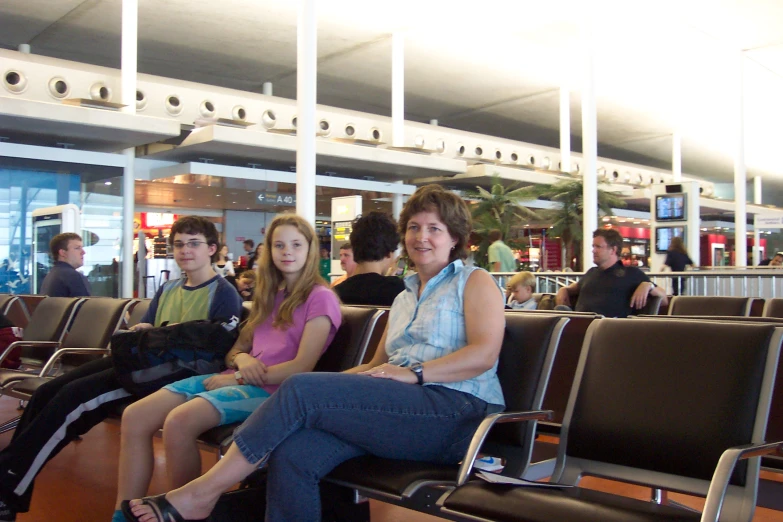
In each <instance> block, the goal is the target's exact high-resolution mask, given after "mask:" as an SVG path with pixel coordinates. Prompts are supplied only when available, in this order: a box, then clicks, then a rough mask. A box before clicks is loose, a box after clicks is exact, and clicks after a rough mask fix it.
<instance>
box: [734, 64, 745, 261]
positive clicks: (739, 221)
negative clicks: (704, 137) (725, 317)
mask: <svg viewBox="0 0 783 522" xmlns="http://www.w3.org/2000/svg"><path fill="white" fill-rule="evenodd" d="M744 60H745V57H744V55H743V54H742V51H740V52H739V53H738V54H737V94H736V96H737V99H736V101H735V104H736V105H735V107H736V115H735V118H736V120H735V121H736V124H735V125H736V128H737V143H736V153H735V156H734V208H735V210H734V266H737V267H740V266H747V265H748V225H747V203H746V200H747V194H746V192H747V189H746V186H745V184H746V183H747V173H746V170H745V107H744V97H745V86H744V83H745V78H744V75H745V71H744V69H745V68H744V67H743V62H744Z"/></svg>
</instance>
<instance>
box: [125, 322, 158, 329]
mask: <svg viewBox="0 0 783 522" xmlns="http://www.w3.org/2000/svg"><path fill="white" fill-rule="evenodd" d="M150 328H155V326H154V325H152V324H150V323H138V324H134V325H133V326H131V327H130V328H129V329H130V330H149V329H150Z"/></svg>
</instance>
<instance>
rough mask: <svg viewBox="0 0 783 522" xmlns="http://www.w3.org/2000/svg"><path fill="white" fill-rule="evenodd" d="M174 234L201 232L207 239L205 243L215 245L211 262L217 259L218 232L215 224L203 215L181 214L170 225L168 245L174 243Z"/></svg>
mask: <svg viewBox="0 0 783 522" xmlns="http://www.w3.org/2000/svg"><path fill="white" fill-rule="evenodd" d="M176 234H191V235H194V236H195V235H197V234H201V235H202V236H204V239H205V240H206V241H207V245H215V247H216V248H215V253H214V254H212V262H213V263H214V262H215V261H217V260H218V253H219V252H220V248H217V247H218V246H219V245H218V232H217V228H216V227H215V224H214V223H213V222H211V221H210V220H208V219H207V218H205V217H201V216H183V217H181V218H179V219H178V220H176V221H175V222H174V224H173V225H171V234H169V245H172V246H173V245H174V236H175V235H176Z"/></svg>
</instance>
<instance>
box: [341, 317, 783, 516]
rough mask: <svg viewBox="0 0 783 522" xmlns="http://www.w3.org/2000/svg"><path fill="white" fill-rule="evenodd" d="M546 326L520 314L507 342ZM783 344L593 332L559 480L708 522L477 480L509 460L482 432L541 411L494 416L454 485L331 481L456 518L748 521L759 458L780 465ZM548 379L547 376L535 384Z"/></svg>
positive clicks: (754, 337) (735, 327) (671, 325)
mask: <svg viewBox="0 0 783 522" xmlns="http://www.w3.org/2000/svg"><path fill="white" fill-rule="evenodd" d="M545 317H555V318H558V317H559V316H558V315H556V314H524V313H509V314H508V315H507V332H506V333H507V336H509V337H511V334H509V330H510V329H514V328H520V327H522V325H524V324H525V323H526V322H527V321H528V320H532V319H543V318H545ZM569 320H571V319H570V318H569ZM526 337H527V336H526V335H522V336H518V337H516V338H515V341H516V342H515V344H516V345H517V347H516V348H517V350H520V348H519V345H520V344H521V345H523V346H524V348H522V349H521V350H523V351H524V350H536V349H539V350H540V349H541V347H540V346H536V345H535V343H528V342H526ZM630 337H633V338H637V339H638V341H637V342H636V343H635V344H634V346H632V347H629V346H627V345H626V344H625V343H624V342H622V339H626V338H630ZM782 339H783V328H780V327H779V326H778V325H776V324H770V323H769V322H760V323H753V322H747V323H745V322H731V323H729V322H717V321H712V320H708V321H699V320H693V319H687V320H685V319H680V318H673V317H661V318H656V319H650V318H639V319H634V320H626V319H600V320H594V321H593V322H592V323H591V324H590V326H589V328H588V331H587V333H586V335H585V340H584V344H583V349H582V350H581V353H580V355H579V363H578V366H577V370H576V373H575V377H574V381H573V385H572V386H571V393H570V396H569V399H568V406H567V408H566V413H565V417H564V419H563V424H562V430H561V433H560V442H559V445H558V447H557V458H556V463H555V466H554V471H553V473H552V479H551V480H552V482H554V483H558V484H561V485H565V486H573V485H576V484H578V482H579V480H580V479H581V478H582V477H583V476H587V475H595V476H600V477H604V478H610V479H616V480H620V481H624V482H631V483H634V484H639V485H644V486H647V487H650V488H659V489H663V490H667V491H677V492H685V493H689V494H693V495H697V496H703V497H706V504H705V508H704V511H703V512H702V513H697V512H693V511H689V510H687V509H682V508H679V507H676V506H674V505H659V504H655V503H651V502H647V501H640V500H634V499H631V498H627V497H621V496H617V495H612V494H608V493H603V492H599V491H594V490H590V489H584V488H579V487H541V486H529V485H528V486H516V485H505V484H492V483H489V482H486V481H484V480H481V479H480V478H477V477H476V475H475V474H472V473H471V469H470V467H471V465H472V464H473V459H474V458H475V455H476V453H477V452H478V451H482V452H486V453H489V454H491V455H497V454H498V451H499V450H498V449H497V448H495V447H493V446H490V445H488V444H483V441H484V438H485V437H489V438H492V437H493V436H497V437H499V436H501V435H493V433H492V432H490V434H489V435H486V433H485V432H484V431H483V428H486V427H489V426H490V425H492V424H494V423H497V422H499V421H501V420H505V419H506V418H509V417H510V418H514V417H516V418H519V419H524V420H525V421H526V422H528V424H529V423H530V422H531V421H530V420H529V419H530V417H529V416H528V415H530V416H540V415H544V413H542V412H541V411H540V410H536V411H533V412H529V413H525V412H519V413H515V412H507V413H505V414H500V415H498V416H490V417H491V418H488V419H487V420H485V422H484V425H483V426H482V428H480V429H479V431H478V432H477V434H476V436H475V437H474V439H473V442H472V443H471V446H470V449H469V450H468V453H467V454H466V456H465V459H464V461H463V464H462V466H461V467H460V469H459V472H458V473H454V470H452V472H451V474H450V476H449V480H446V476H445V475H446V474H442V473H438V472H437V470H438V469H439V468H438V467H437V466H433V465H429V467H428V465H427V464H424V463H420V462H407V461H390V460H388V459H380V458H377V457H359V458H357V459H352V460H350V461H348V462H346V463H344V464H342V465H340V466H338V467H337V468H336V469H335V470H334V471H333V472H332V473H331V474H330V475H329V476H328V477H327V479H326V480H327V481H329V482H333V483H336V484H339V485H341V486H344V487H348V488H351V489H354V490H356V491H358V492H359V493H360V494H361V495H364V496H367V497H370V498H376V499H379V500H382V501H385V502H392V503H395V504H399V505H401V506H404V507H407V508H410V509H414V510H417V511H422V512H426V513H430V514H434V515H437V516H440V517H443V518H447V519H450V520H486V521H495V520H497V521H529V522H544V521H554V520H584V521H602V522H603V521H614V520H617V521H621V520H622V521H627V520H639V521H641V520H645V521H647V520H649V521H653V520H667V521H674V520H677V521H682V520H722V521H729V520H731V521H737V520H745V521H750V520H751V518H752V516H753V512H754V509H755V500H756V494H757V489H758V478H759V459H758V457H760V456H761V455H764V454H766V453H770V454H775V453H777V454H778V455H780V454H781V448H783V442H777V443H768V444H767V443H765V431H766V421H767V417H768V414H769V407H770V401H771V397H772V392H773V387H774V384H775V373H776V370H777V366H778V361H779V360H778V357H779V352H780V346H781V340H782ZM507 349H508V345H507V344H506V343H504V351H505V350H507ZM518 356H519V355H518V354H517V355H515V357H518ZM505 364H507V361H506V360H505V358H503V359H501V366H504V365H505ZM519 370H520V368H514V369H513V371H519ZM500 375H501V379H503V374H502V373H501V374H500ZM527 377H530V376H529V375H527ZM546 379H547V377H546V376H545V375H543V374H542V375H541V376H540V379H539V380H538V381H536V382H535V384H536V386H537V387H538V388H539V389H540V388H541V384H542V383H541V380H544V381H546ZM523 380H524V379H521V378H517V381H518V382H519V381H523ZM526 385H527V386H532V384H531V383H529V382H528V383H527V384H526ZM504 391H505V390H504ZM504 416H508V417H504ZM495 429H506V430H507V429H508V425H505V424H501V425H498V426H497V427H496V428H495ZM515 435H516V437H517V439H516V442H517V444H518V445H519V447H520V448H524V447H526V446H525V439H524V437H528V439H527V445H528V446H530V445H531V443H532V435H531V434H530V432H527V431H526V430H518V431H517V432H516V433H515ZM508 440H510V439H508ZM512 462H513V461H512ZM534 465H535V463H533V464H532V465H529V466H526V467H524V468H523V469H521V470H520V468H519V467H518V466H517V465H512V466H511V467H510V468H508V467H507V468H504V470H503V472H502V474H503V475H505V476H508V477H511V478H515V477H519V476H524V475H525V474H527V473H528V472H529V470H530V469H533V468H534Z"/></svg>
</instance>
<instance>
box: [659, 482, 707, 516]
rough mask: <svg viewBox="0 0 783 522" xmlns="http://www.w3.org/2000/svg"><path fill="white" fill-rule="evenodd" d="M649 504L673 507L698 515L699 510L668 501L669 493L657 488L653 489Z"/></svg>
mask: <svg viewBox="0 0 783 522" xmlns="http://www.w3.org/2000/svg"><path fill="white" fill-rule="evenodd" d="M650 502H652V503H654V504H661V505H665V506H674V507H678V508H681V509H685V510H687V511H692V512H694V513H699V510H697V509H693V508H691V507H688V506H686V505H685V504H680V503H679V502H675V501H673V500H669V492H668V491H664V490H662V489H658V488H653V490H652V494H651V496H650Z"/></svg>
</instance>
